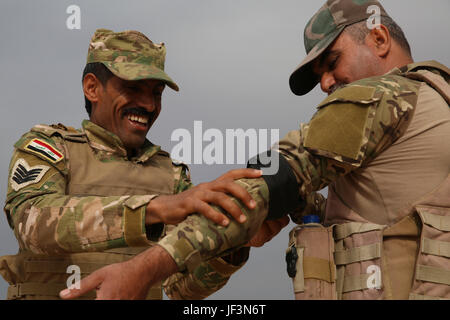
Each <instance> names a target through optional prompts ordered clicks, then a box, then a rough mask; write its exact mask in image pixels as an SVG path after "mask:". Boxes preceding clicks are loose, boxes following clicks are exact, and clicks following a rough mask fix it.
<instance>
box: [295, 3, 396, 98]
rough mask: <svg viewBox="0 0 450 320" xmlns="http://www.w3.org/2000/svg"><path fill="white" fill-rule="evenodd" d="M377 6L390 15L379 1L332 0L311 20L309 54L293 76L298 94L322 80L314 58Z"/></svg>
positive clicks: (307, 35)
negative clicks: (349, 26) (313, 63)
mask: <svg viewBox="0 0 450 320" xmlns="http://www.w3.org/2000/svg"><path fill="white" fill-rule="evenodd" d="M372 5H376V6H378V8H379V9H380V11H379V12H380V16H386V17H387V16H388V14H387V13H386V11H385V10H384V8H383V7H382V5H381V4H380V3H379V2H378V1H376V0H328V1H327V2H326V3H325V4H324V5H323V6H322V7H321V8H320V9H319V11H317V12H316V14H315V15H314V16H313V17H312V18H311V19H310V20H309V22H308V24H307V25H306V27H305V31H304V42H305V49H306V53H307V56H306V57H305V59H303V61H302V62H301V63H300V65H299V66H298V67H297V68H296V69H295V71H294V72H293V73H292V74H291V76H290V78H289V85H290V87H291V90H292V92H293V93H294V94H296V95H304V94H306V93H308V92H309V91H311V90H312V89H313V88H314V87H315V86H316V84H317V83H318V82H319V79H318V77H317V75H315V74H314V73H313V71H312V61H314V59H316V58H317V57H318V56H319V55H320V54H321V53H322V52H324V51H325V50H326V49H327V48H328V46H329V45H330V44H331V43H333V41H334V40H335V39H337V37H338V36H339V35H340V34H341V32H342V30H344V28H345V27H346V26H348V25H351V24H354V23H357V22H360V21H363V20H367V19H368V18H369V17H370V16H371V15H372V14H373V11H371V10H369V11H368V8H369V6H372Z"/></svg>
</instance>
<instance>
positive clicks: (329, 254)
mask: <svg viewBox="0 0 450 320" xmlns="http://www.w3.org/2000/svg"><path fill="white" fill-rule="evenodd" d="M289 238H290V241H289V248H288V249H287V251H286V262H287V263H288V274H289V276H290V277H291V278H292V281H293V285H294V293H295V299H296V300H335V299H336V281H335V279H336V267H335V264H334V259H333V251H334V241H333V232H332V229H331V228H325V227H324V226H322V225H320V224H317V223H308V224H303V225H299V226H297V227H295V228H294V229H293V230H291V232H290V234H289Z"/></svg>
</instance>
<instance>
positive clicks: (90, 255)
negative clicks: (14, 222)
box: [0, 247, 162, 300]
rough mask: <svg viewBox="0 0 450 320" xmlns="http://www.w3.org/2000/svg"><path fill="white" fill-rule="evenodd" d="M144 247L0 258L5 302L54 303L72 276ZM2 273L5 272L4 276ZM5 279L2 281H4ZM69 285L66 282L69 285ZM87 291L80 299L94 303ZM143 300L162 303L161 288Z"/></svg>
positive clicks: (150, 292)
mask: <svg viewBox="0 0 450 320" xmlns="http://www.w3.org/2000/svg"><path fill="white" fill-rule="evenodd" d="M145 249H148V247H126V248H115V249H110V250H106V251H104V252H87V253H74V254H68V255H57V256H47V255H36V254H31V253H27V252H22V253H19V254H17V255H15V256H5V257H2V258H0V266H1V270H2V276H3V277H4V278H5V280H7V281H8V282H9V284H10V286H9V288H8V295H7V299H8V300H9V299H14V300H16V299H20V300H54V299H59V292H60V291H61V290H63V289H66V288H67V285H68V283H67V282H68V280H70V279H69V278H70V277H72V279H73V275H74V274H75V273H76V272H79V275H80V277H81V278H84V277H86V276H87V275H89V274H91V273H92V272H94V271H95V270H98V269H100V268H102V267H104V266H107V265H110V264H113V263H118V262H124V261H126V260H128V259H131V258H132V257H133V256H134V255H136V254H138V253H140V252H142V251H144V250H145ZM5 270H6V272H5ZM5 275H6V277H5ZM71 284H73V282H72V281H69V285H71ZM95 296H96V294H95V291H91V292H89V293H87V294H86V295H84V296H82V297H81V298H80V299H95ZM146 299H151V300H153V299H156V300H160V299H162V287H161V284H158V285H156V286H154V287H152V288H150V290H149V292H148V294H147V298H146Z"/></svg>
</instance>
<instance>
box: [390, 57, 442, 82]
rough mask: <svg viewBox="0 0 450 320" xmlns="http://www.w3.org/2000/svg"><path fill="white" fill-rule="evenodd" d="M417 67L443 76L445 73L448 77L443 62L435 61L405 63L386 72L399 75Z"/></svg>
mask: <svg viewBox="0 0 450 320" xmlns="http://www.w3.org/2000/svg"><path fill="white" fill-rule="evenodd" d="M417 69H428V70H429V71H432V72H433V71H434V72H435V73H437V74H440V75H442V76H443V77H444V78H445V75H446V76H447V77H448V76H449V75H450V70H449V69H448V68H447V67H446V66H445V65H443V64H441V63H439V62H437V61H435V60H429V61H421V62H414V63H410V64H407V65H405V66H403V67H400V68H394V69H392V70H391V71H389V72H388V73H386V74H394V75H399V74H402V73H406V72H411V71H414V70H417Z"/></svg>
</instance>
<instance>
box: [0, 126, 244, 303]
mask: <svg viewBox="0 0 450 320" xmlns="http://www.w3.org/2000/svg"><path fill="white" fill-rule="evenodd" d="M82 126H83V129H82V130H80V131H78V130H75V129H72V128H69V129H68V128H66V127H64V126H63V125H61V124H60V125H52V126H45V125H37V126H35V127H33V129H32V130H31V131H30V132H28V133H26V134H24V135H23V136H22V137H21V138H20V139H19V141H18V142H17V143H16V144H15V151H14V154H13V156H12V160H11V164H10V168H9V179H8V194H7V199H6V205H5V208H4V210H5V212H6V215H7V218H8V222H9V224H10V226H11V228H13V229H14V233H15V236H16V238H17V239H18V242H19V247H20V250H21V252H23V251H25V252H33V253H35V254H47V255H59V254H67V253H76V252H90V251H97V252H99V251H100V252H101V251H103V250H107V249H111V248H117V247H126V246H149V245H151V244H152V243H153V242H151V241H149V238H151V240H157V239H158V237H159V236H161V232H162V231H163V228H161V227H162V225H161V224H157V225H152V226H145V209H146V206H147V204H148V203H149V201H151V199H152V198H154V197H156V196H157V195H158V194H151V193H150V192H151V189H145V188H144V187H142V188H140V186H139V184H138V183H139V182H138V181H135V180H134V179H139V177H140V176H142V175H145V171H144V170H149V169H150V170H154V171H152V172H156V173H157V174H159V176H158V177H156V180H161V181H162V182H161V183H162V186H161V187H160V189H161V190H165V192H166V193H167V194H173V193H178V192H182V191H184V190H187V189H189V188H190V187H192V186H193V185H192V183H191V181H190V177H189V172H188V169H187V167H186V166H185V165H181V164H175V163H172V161H171V160H170V157H169V155H168V154H167V153H166V152H164V151H161V150H160V147H159V146H156V145H153V144H152V143H150V142H149V141H148V140H146V142H145V144H144V146H143V148H142V149H141V150H140V151H139V153H138V154H137V156H135V157H133V158H131V159H128V158H127V155H126V151H125V149H124V147H123V145H122V143H121V141H120V140H119V138H118V137H117V136H115V135H114V134H112V133H110V132H108V131H106V130H104V129H103V128H101V127H99V126H97V125H95V124H93V123H92V122H90V121H87V120H85V121H84V122H83V124H82ZM67 141H72V142H75V144H74V145H75V146H80V147H82V148H89V149H90V150H91V152H88V153H89V154H91V155H93V156H94V157H95V159H97V160H100V161H99V162H97V161H90V162H86V163H79V162H80V160H77V155H76V154H73V153H72V154H71V153H69V152H68V143H67ZM76 142H82V143H76ZM86 142H87V143H86ZM158 157H159V158H158ZM157 159H161V160H160V161H159V162H156V160H157ZM77 161H78V164H79V167H78V168H76V169H75V168H73V166H75V165H76V163H77ZM81 161H82V160H81ZM94 162H95V163H98V164H97V166H98V167H96V168H94V171H98V176H99V177H101V175H102V172H101V171H103V174H104V176H103V177H104V178H105V179H113V180H112V181H115V183H116V184H117V187H116V189H114V186H113V187H112V186H109V185H107V184H108V182H104V180H102V178H98V179H100V180H101V181H94V182H92V181H90V183H91V184H92V185H93V186H94V189H89V190H88V189H86V188H84V189H80V187H77V184H76V183H79V184H82V183H85V181H75V182H76V183H75V182H74V181H73V180H75V179H76V176H77V172H75V171H78V172H79V171H83V172H84V171H87V170H89V166H90V164H91V163H94ZM115 163H121V164H124V165H125V166H129V167H130V168H129V170H128V167H125V168H126V171H124V172H130V175H131V174H132V172H134V171H132V169H133V168H134V169H133V170H135V171H136V172H135V176H134V177H132V178H131V180H130V178H129V177H127V179H128V180H130V181H129V185H131V186H132V189H130V193H126V192H127V189H120V186H121V185H124V182H123V180H126V179H125V178H126V177H115V175H116V174H117V173H116V172H109V171H108V170H109V169H108V167H107V166H108V164H115ZM155 163H156V165H158V164H160V163H162V164H164V163H165V164H166V166H165V167H164V168H162V169H161V168H153V167H154V166H155ZM71 166H72V168H71ZM103 167H105V169H103ZM136 168H137V169H136ZM158 169H161V170H160V171H161V172H160V173H158V171H157V170H158ZM155 170H156V171H155ZM95 174H96V172H94V174H91V175H90V176H93V175H95ZM85 177H86V174H85V175H84V176H83V178H82V180H85ZM94 178H95V177H94ZM114 179H116V180H114ZM147 179H148V175H147ZM102 182H104V183H105V184H106V186H105V188H106V189H105V191H102V187H103V186H102V185H101V183H102ZM109 182H110V181H109ZM134 182H136V187H133V183H134ZM141 182H142V183H143V184H145V182H146V181H141ZM86 183H89V182H86ZM153 184H154V183H153ZM77 188H78V190H77ZM111 188H113V189H111ZM171 189H172V190H171ZM108 190H109V191H108ZM111 190H115V191H116V193H114V192H115V191H111ZM108 192H112V193H114V194H111V195H109V194H107V193H108ZM144 192H145V193H144ZM104 193H106V194H104ZM198 232H202V230H198ZM245 260H246V257H244V258H243V259H241V260H240V264H239V263H237V265H231V264H229V263H226V262H225V261H224V260H223V259H216V260H212V261H211V263H204V264H200V265H199V266H198V268H197V269H196V270H193V273H192V274H189V275H185V276H180V275H174V277H175V278H176V279H172V281H171V284H172V285H168V286H167V288H166V290H167V292H168V295H169V297H174V298H191V299H197V298H204V297H206V296H208V295H210V294H211V293H213V292H215V291H216V290H218V289H219V288H220V287H222V286H223V285H224V284H225V283H226V282H227V280H228V278H229V276H230V275H231V274H232V273H233V272H235V271H236V270H238V269H239V268H240V267H241V266H242V265H243V264H244V263H245ZM175 285H176V288H174V286H175Z"/></svg>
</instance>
